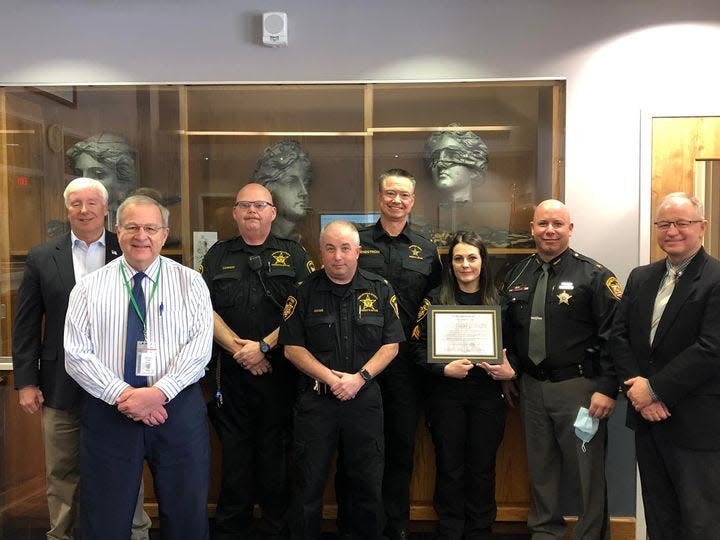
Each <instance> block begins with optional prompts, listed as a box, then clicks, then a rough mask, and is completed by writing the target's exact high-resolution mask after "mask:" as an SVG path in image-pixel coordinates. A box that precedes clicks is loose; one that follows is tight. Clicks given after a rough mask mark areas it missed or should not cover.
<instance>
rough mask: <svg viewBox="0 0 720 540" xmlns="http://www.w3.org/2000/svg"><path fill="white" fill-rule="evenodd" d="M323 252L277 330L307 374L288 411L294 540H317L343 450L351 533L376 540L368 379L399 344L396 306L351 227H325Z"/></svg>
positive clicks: (377, 494)
mask: <svg viewBox="0 0 720 540" xmlns="http://www.w3.org/2000/svg"><path fill="white" fill-rule="evenodd" d="M320 250H321V253H322V261H323V265H324V266H323V269H322V270H320V271H318V272H315V273H314V274H312V275H311V276H310V277H309V278H308V279H307V280H306V281H305V282H304V283H302V284H301V285H300V287H299V289H298V293H297V297H293V296H291V297H289V298H288V301H287V304H286V306H285V312H284V322H283V324H282V326H281V327H280V341H279V343H281V344H282V345H285V355H286V357H287V358H288V359H289V360H290V361H291V362H292V363H293V364H295V366H296V367H297V368H298V369H299V370H300V371H302V372H303V373H305V374H306V375H307V379H306V380H305V382H306V384H305V388H304V391H303V392H301V394H300V395H299V397H298V400H297V403H296V405H295V424H294V442H295V450H296V454H295V458H296V464H297V467H298V482H299V486H298V490H297V494H296V500H295V501H294V504H293V508H294V511H293V517H294V520H293V533H294V535H295V536H297V537H298V538H303V539H305V540H308V539H314V538H319V537H320V521H321V514H322V496H323V489H324V487H325V481H326V478H327V475H328V469H329V468H330V464H331V462H332V459H333V456H334V454H335V451H336V450H337V449H338V448H340V449H342V450H343V454H344V459H345V475H346V482H347V488H348V489H349V490H350V492H351V493H352V504H353V508H352V512H351V513H350V514H349V515H350V516H351V518H350V520H349V521H350V523H348V524H346V526H347V527H348V529H349V531H348V532H349V534H350V535H351V536H352V537H353V538H365V539H370V540H373V539H380V538H381V536H382V522H383V514H382V496H381V482H382V471H383V461H384V460H383V451H384V448H383V446H384V445H383V412H382V398H381V396H380V389H379V388H378V385H377V384H376V383H375V380H374V378H375V377H376V376H377V375H378V374H379V373H380V372H381V371H382V370H383V369H384V368H385V366H387V365H388V363H390V362H391V361H392V359H393V358H394V357H395V355H396V354H397V351H398V343H400V342H402V341H404V335H403V331H402V326H401V324H400V320H399V318H398V306H397V298H396V297H395V295H394V293H393V290H392V287H391V286H390V285H388V284H387V282H386V281H385V280H384V279H383V278H381V277H380V276H377V275H375V274H372V273H370V272H366V271H364V270H359V269H358V268H357V259H358V257H359V254H360V240H359V237H358V233H357V230H356V229H355V227H354V226H353V225H352V224H350V223H347V222H344V221H334V222H332V223H330V224H328V225H327V226H326V227H325V228H324V229H323V231H322V232H321V234H320Z"/></svg>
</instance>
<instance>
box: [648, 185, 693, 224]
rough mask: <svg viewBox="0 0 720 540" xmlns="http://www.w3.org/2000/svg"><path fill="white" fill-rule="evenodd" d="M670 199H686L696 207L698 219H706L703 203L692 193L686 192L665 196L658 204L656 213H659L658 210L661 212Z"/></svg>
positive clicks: (675, 192)
mask: <svg viewBox="0 0 720 540" xmlns="http://www.w3.org/2000/svg"><path fill="white" fill-rule="evenodd" d="M670 199H685V200H687V201H690V204H692V205H693V206H694V207H695V210H697V214H698V217H699V218H700V219H705V206H704V205H703V202H702V201H701V200H700V199H698V198H697V197H695V196H694V195H691V194H690V193H686V192H684V191H674V192H672V193H668V194H667V195H665V196H664V197H663V198H662V200H661V201H660V202H659V203H658V205H657V208H656V209H655V212H657V211H658V210H660V208H662V207H663V206H664V205H666V204H667V203H668V202H669V201H670Z"/></svg>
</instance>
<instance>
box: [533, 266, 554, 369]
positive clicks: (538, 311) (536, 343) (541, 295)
mask: <svg viewBox="0 0 720 540" xmlns="http://www.w3.org/2000/svg"><path fill="white" fill-rule="evenodd" d="M549 269H550V263H543V265H542V274H540V277H539V278H538V280H537V284H536V285H535V295H534V296H533V303H532V310H531V311H530V332H529V335H528V358H530V360H532V362H533V363H534V364H535V365H537V364H539V363H540V362H542V361H543V360H545V356H546V351H545V297H546V295H547V282H548V270H549Z"/></svg>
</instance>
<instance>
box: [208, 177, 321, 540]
mask: <svg viewBox="0 0 720 540" xmlns="http://www.w3.org/2000/svg"><path fill="white" fill-rule="evenodd" d="M275 215H276V212H275V207H274V206H273V205H272V197H271V195H270V192H269V191H268V190H267V189H265V188H264V187H262V186H261V185H259V184H247V185H246V186H245V187H243V188H242V189H241V190H240V191H239V192H238V194H237V197H236V202H235V206H234V208H233V217H234V219H235V221H236V222H237V225H238V230H239V232H240V236H237V237H236V238H233V239H232V240H228V241H225V242H219V243H217V244H215V245H214V246H213V247H212V248H211V249H210V251H208V253H207V255H206V256H205V259H204V261H203V268H202V274H203V277H204V278H205V280H206V282H207V285H208V288H209V289H210V293H211V297H212V302H213V308H214V310H215V329H214V334H215V340H216V342H217V343H218V344H219V345H220V347H221V349H222V350H221V354H220V359H219V362H218V366H217V369H218V370H219V376H218V377H217V380H218V401H217V404H216V406H215V407H211V410H210V413H211V419H212V420H213V425H214V426H215V428H216V430H217V432H218V436H219V438H220V442H221V444H222V449H223V457H222V472H221V489H220V498H219V500H218V507H217V514H216V518H215V538H218V539H221V538H239V537H242V538H246V537H248V534H249V533H250V528H251V526H252V523H253V506H254V503H256V502H257V503H259V504H260V506H261V507H262V523H261V527H262V531H261V534H262V535H263V536H264V537H273V536H280V535H284V534H286V524H285V520H284V516H285V513H286V511H287V503H288V493H287V491H288V489H287V474H286V472H287V471H286V469H287V467H286V457H287V454H286V451H287V448H288V443H289V434H290V432H289V427H290V426H289V421H290V418H291V417H290V403H291V395H292V392H291V391H290V386H289V384H288V381H287V378H288V377H289V375H290V373H289V370H288V369H287V366H285V365H284V364H285V363H286V361H285V359H284V358H283V355H282V351H281V350H279V349H276V344H277V335H278V326H279V324H280V321H281V320H282V310H283V306H284V304H285V301H286V300H287V298H288V296H289V295H290V294H291V293H293V292H294V291H295V287H296V284H297V282H298V281H301V280H303V279H305V277H306V276H307V275H308V274H309V272H310V271H311V270H312V269H313V268H312V263H311V262H310V260H309V259H308V257H307V254H306V253H305V250H304V249H303V248H302V246H301V245H300V244H298V243H297V242H294V241H292V240H285V239H281V238H276V237H275V236H273V235H272V234H270V227H271V224H272V221H273V220H274V219H275ZM218 405H219V406H218Z"/></svg>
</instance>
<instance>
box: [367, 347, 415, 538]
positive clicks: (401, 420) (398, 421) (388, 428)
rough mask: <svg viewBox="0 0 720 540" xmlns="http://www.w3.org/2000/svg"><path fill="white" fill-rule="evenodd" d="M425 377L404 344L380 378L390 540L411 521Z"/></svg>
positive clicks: (386, 517)
mask: <svg viewBox="0 0 720 540" xmlns="http://www.w3.org/2000/svg"><path fill="white" fill-rule="evenodd" d="M426 375H427V374H426V373H425V371H424V370H423V368H421V367H420V366H418V365H417V364H415V363H414V362H413V361H412V360H411V358H410V357H409V354H408V350H407V347H406V346H405V344H401V351H400V354H399V355H398V356H397V357H396V358H395V359H394V360H393V361H392V362H391V363H390V365H389V366H388V367H387V368H386V369H385V371H383V373H381V374H380V377H379V378H378V380H379V382H380V388H381V389H382V396H383V411H384V414H385V471H384V474H383V488H382V490H383V507H384V509H385V520H386V522H385V529H386V532H387V533H388V535H390V536H391V537H392V536H393V535H394V534H396V533H397V532H398V531H400V530H402V529H407V526H408V522H409V520H410V480H411V478H412V471H413V459H414V455H415V433H416V431H417V425H418V419H419V417H420V412H421V411H422V409H423V384H424V378H425V377H426Z"/></svg>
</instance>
